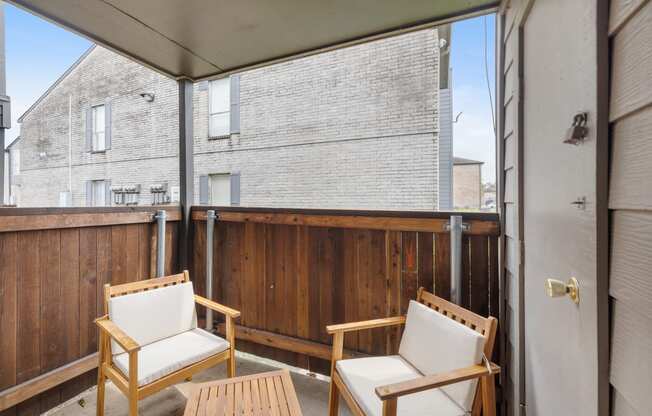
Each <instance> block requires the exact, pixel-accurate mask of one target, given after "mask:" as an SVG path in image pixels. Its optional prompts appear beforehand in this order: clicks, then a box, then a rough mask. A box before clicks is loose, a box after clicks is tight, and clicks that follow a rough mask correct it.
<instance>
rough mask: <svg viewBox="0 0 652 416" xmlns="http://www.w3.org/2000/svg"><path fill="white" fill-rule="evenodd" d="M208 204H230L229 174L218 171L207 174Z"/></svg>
mask: <svg viewBox="0 0 652 416" xmlns="http://www.w3.org/2000/svg"><path fill="white" fill-rule="evenodd" d="M208 177H209V188H210V205H217V206H229V205H231V175H230V174H228V173H219V174H213V175H209V176H208Z"/></svg>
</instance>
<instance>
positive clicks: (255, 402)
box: [251, 380, 263, 416]
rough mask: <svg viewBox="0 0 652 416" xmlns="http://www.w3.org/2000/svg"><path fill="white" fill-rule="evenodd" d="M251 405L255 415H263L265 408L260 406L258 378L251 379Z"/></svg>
mask: <svg viewBox="0 0 652 416" xmlns="http://www.w3.org/2000/svg"><path fill="white" fill-rule="evenodd" d="M251 406H252V409H253V415H254V416H262V415H263V410H262V408H261V406H260V393H259V392H258V380H251Z"/></svg>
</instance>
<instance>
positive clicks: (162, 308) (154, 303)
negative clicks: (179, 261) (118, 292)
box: [109, 282, 197, 354]
mask: <svg viewBox="0 0 652 416" xmlns="http://www.w3.org/2000/svg"><path fill="white" fill-rule="evenodd" d="M109 319H110V320H111V321H112V322H113V323H114V324H116V325H117V326H118V327H119V328H120V329H122V330H123V331H124V332H125V333H126V334H127V335H129V336H130V337H131V338H133V339H134V341H136V342H137V343H138V345H140V346H141V347H142V346H145V345H147V344H151V343H152V342H156V341H158V340H160V339H163V338H168V337H171V336H173V335H177V334H180V333H182V332H186V331H188V330H191V329H194V328H197V314H196V311H195V294H194V291H193V289H192V283H191V282H186V283H180V284H177V285H174V286H167V287H162V288H159V289H152V290H147V291H145V292H138V293H133V294H130V295H123V296H117V297H115V298H111V299H110V300H109ZM111 348H112V351H113V353H114V354H120V353H123V352H124V350H123V349H122V348H120V347H119V346H118V344H117V343H115V341H113V342H112V344H111Z"/></svg>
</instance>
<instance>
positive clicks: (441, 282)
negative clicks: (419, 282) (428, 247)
mask: <svg viewBox="0 0 652 416" xmlns="http://www.w3.org/2000/svg"><path fill="white" fill-rule="evenodd" d="M450 241H451V240H450V235H449V234H448V233H440V234H435V292H434V293H435V294H436V295H437V296H440V297H442V298H444V299H450V296H451V267H450V255H451V254H450V253H451V246H450V244H451V243H450Z"/></svg>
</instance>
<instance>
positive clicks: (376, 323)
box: [326, 316, 405, 334]
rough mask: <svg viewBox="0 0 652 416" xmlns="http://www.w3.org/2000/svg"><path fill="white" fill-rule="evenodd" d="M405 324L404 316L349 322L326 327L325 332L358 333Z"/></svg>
mask: <svg viewBox="0 0 652 416" xmlns="http://www.w3.org/2000/svg"><path fill="white" fill-rule="evenodd" d="M404 323H405V316H394V317H391V318H381V319H371V320H369V321H360V322H349V323H346V324H337V325H328V326H326V332H328V333H329V334H335V333H336V332H351V331H360V330H362V329H371V328H381V327H384V326H391V325H402V324H404Z"/></svg>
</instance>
